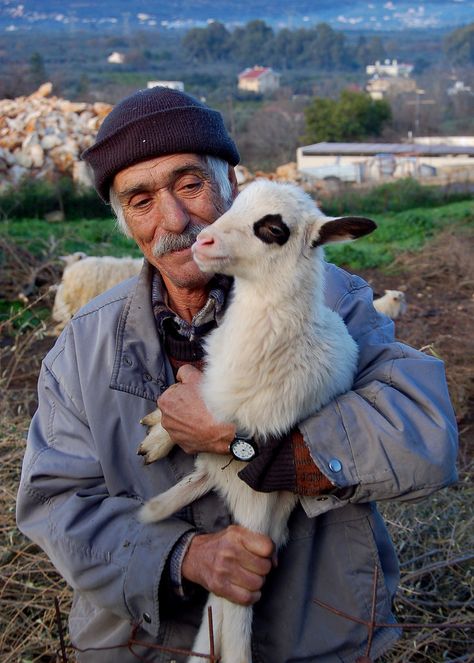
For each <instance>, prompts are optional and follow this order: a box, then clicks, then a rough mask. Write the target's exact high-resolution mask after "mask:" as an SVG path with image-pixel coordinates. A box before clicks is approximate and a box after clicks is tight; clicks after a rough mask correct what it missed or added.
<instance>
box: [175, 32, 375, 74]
mask: <svg viewBox="0 0 474 663" xmlns="http://www.w3.org/2000/svg"><path fill="white" fill-rule="evenodd" d="M182 46H183V49H184V55H185V57H186V58H187V59H188V60H190V61H191V62H194V63H197V64H207V63H209V62H237V63H238V64H239V65H241V66H251V65H253V64H255V54H256V53H258V60H259V62H265V63H266V64H267V65H269V66H272V67H276V68H280V69H297V68H299V67H312V68H314V69H317V70H324V71H334V70H350V69H358V68H361V67H364V66H365V65H366V64H368V63H369V62H372V61H374V60H375V59H383V58H384V57H386V53H385V50H384V48H383V45H382V41H381V39H380V38H379V37H369V38H367V37H360V38H359V40H358V41H357V42H356V43H355V44H349V43H348V41H347V40H346V37H345V35H344V34H343V33H342V32H339V31H336V30H333V29H332V28H331V27H330V26H329V25H328V24H327V23H318V24H317V25H315V26H314V27H311V28H308V29H304V28H303V29H299V30H288V29H287V28H285V29H283V30H280V31H279V32H277V33H276V34H275V33H274V31H273V29H272V28H271V27H269V26H268V25H266V23H265V22H264V21H261V20H255V21H250V22H249V23H247V24H246V25H245V26H243V27H237V28H235V30H233V31H232V32H230V31H228V30H227V29H226V27H225V26H224V25H223V24H222V23H219V22H214V23H211V24H210V25H208V26H207V27H205V28H194V29H192V30H189V32H187V33H186V35H185V36H184V37H183V40H182Z"/></svg>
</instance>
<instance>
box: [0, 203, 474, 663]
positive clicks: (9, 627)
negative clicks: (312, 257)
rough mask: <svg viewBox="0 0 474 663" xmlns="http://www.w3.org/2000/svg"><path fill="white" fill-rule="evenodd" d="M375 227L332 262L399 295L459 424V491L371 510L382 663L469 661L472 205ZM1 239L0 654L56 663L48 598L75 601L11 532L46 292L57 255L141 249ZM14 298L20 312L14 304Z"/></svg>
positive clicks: (390, 218) (79, 238)
mask: <svg viewBox="0 0 474 663" xmlns="http://www.w3.org/2000/svg"><path fill="white" fill-rule="evenodd" d="M374 218H375V220H376V221H378V222H379V226H380V229H379V231H378V232H377V233H376V234H374V235H373V236H372V237H371V238H367V239H366V240H362V241H361V242H359V243H357V244H355V245H354V247H349V246H342V247H340V248H338V249H337V250H336V249H334V250H332V251H331V252H330V258H331V259H332V260H333V261H335V262H337V263H339V264H341V265H344V266H345V267H346V268H347V269H348V270H349V271H355V272H356V273H358V274H360V275H362V276H364V277H365V278H366V279H367V280H368V281H369V282H370V283H371V284H372V286H373V288H374V291H375V293H376V294H379V295H381V294H383V291H384V289H386V288H396V289H403V290H404V291H405V293H406V298H407V302H408V310H407V312H406V313H405V315H404V316H402V317H401V318H399V319H398V320H397V321H396V332H397V337H398V339H399V340H401V341H404V342H407V343H409V344H410V345H412V346H414V347H416V348H419V349H422V350H423V351H424V352H426V353H431V354H433V355H435V356H439V357H441V358H442V359H443V360H444V361H445V363H446V370H447V375H448V381H449V387H450V393H451V397H452V401H453V405H454V408H455V411H456V416H457V420H458V423H459V428H460V453H459V470H460V480H459V483H458V484H457V485H456V486H454V487H451V488H449V489H445V490H443V491H440V492H439V493H437V494H436V495H434V496H433V497H431V498H430V499H427V500H424V501H422V502H419V503H416V504H407V503H404V504H397V503H391V504H382V505H380V508H381V510H382V511H383V513H384V516H385V518H386V521H387V523H388V527H389V529H390V532H391V534H392V537H393V539H394V542H395V545H396V547H397V550H398V552H399V556H400V562H401V571H402V579H401V586H400V591H399V594H398V598H397V601H396V611H397V614H398V616H399V619H400V621H401V623H402V624H405V625H407V628H406V631H405V635H404V637H403V639H402V640H401V641H400V642H399V643H398V644H397V645H396V647H395V648H394V650H393V651H392V652H391V653H390V654H389V655H387V656H386V657H385V659H384V661H385V663H408V662H413V663H418V662H420V663H422V662H432V663H441V662H443V663H445V662H447V661H450V662H451V663H454V662H455V661H456V662H459V663H460V662H461V661H462V662H467V661H474V631H473V627H474V620H473V616H472V615H473V608H474V590H473V578H472V568H473V567H472V562H473V559H474V546H473V538H472V532H473V531H474V522H473V515H472V503H473V500H474V494H473V489H472V477H473V474H474V466H473V451H472V450H473V441H474V427H473V423H474V361H473V360H474V349H473V344H472V320H473V312H474V261H473V259H472V256H473V252H474V204H473V203H472V202H469V201H467V202H466V201H464V202H462V201H461V202H454V203H450V204H449V205H445V206H443V207H437V208H422V207H420V208H416V209H410V210H405V211H401V212H390V213H384V214H376V215H374ZM0 242H1V245H2V249H3V253H4V260H3V264H2V276H1V289H2V297H3V299H2V300H0V306H1V308H0V325H1V345H0V361H1V373H0V386H1V389H2V394H3V399H2V402H1V410H0V435H1V443H0V444H1V449H2V454H1V457H2V464H1V466H0V476H1V481H0V485H1V493H0V495H1V507H2V508H1V511H0V513H1V514H2V516H1V520H0V531H1V540H0V652H2V657H1V660H2V661H4V662H5V663H7V662H8V663H10V662H18V663H19V662H20V661H21V662H24V663H26V662H30V661H31V662H33V661H41V662H44V663H46V662H49V661H54V660H56V658H55V657H56V653H55V652H56V651H57V650H58V649H59V636H58V625H57V621H56V616H55V615H56V613H55V599H57V600H58V601H59V604H60V612H61V615H62V617H63V622H65V619H66V615H67V611H68V606H69V601H70V592H69V590H68V588H67V587H66V585H65V583H64V582H63V581H62V580H61V579H60V578H59V577H58V576H57V574H56V573H55V571H54V569H53V568H52V567H51V565H50V563H49V562H48V560H47V559H46V558H45V556H44V555H43V554H42V553H41V552H40V551H39V550H38V548H37V547H36V546H34V545H33V544H31V543H29V542H28V541H27V540H25V539H24V537H23V536H22V535H21V534H20V533H19V532H18V531H17V529H16V527H15V520H14V504H15V495H16V490H17V484H18V478H19V472H20V465H21V459H22V456H23V451H24V444H25V435H26V431H27V427H28V422H29V418H30V416H31V414H32V412H33V411H34V409H35V406H36V395H35V384H36V378H37V374H38V370H39V365H40V361H41V357H42V356H43V355H44V354H45V352H46V351H47V349H48V348H49V347H51V345H52V343H53V342H54V337H52V336H51V335H50V333H51V328H52V326H53V325H52V322H51V319H50V312H51V307H52V302H53V294H52V293H51V292H50V291H49V290H48V288H49V286H50V285H51V284H53V283H55V282H57V281H58V279H59V278H60V273H61V263H60V261H59V260H58V256H59V255H61V254H63V253H69V252H71V251H76V250H83V251H86V252H88V253H90V254H114V255H125V254H127V255H132V254H136V252H135V251H134V250H133V246H132V245H131V244H130V243H129V242H128V241H127V240H125V239H124V238H119V237H118V235H117V233H116V231H115V229H114V224H113V222H112V221H111V220H110V219H109V220H107V219H100V220H87V221H75V222H73V221H68V222H64V223H60V224H58V223H56V224H51V223H47V222H45V221H42V220H40V219H20V220H15V221H13V220H9V221H3V222H1V223H0ZM20 292H24V293H25V294H26V295H27V297H28V303H25V301H24V300H23V301H22V300H21V299H18V293H20ZM335 607H337V606H335ZM369 618H370V615H368V616H367V619H369ZM409 624H411V625H412V628H408V625H409ZM423 625H424V626H423ZM66 642H67V640H66ZM68 656H70V660H72V654H68Z"/></svg>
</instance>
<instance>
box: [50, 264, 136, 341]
mask: <svg viewBox="0 0 474 663" xmlns="http://www.w3.org/2000/svg"><path fill="white" fill-rule="evenodd" d="M73 255H74V254H73ZM65 258H67V257H65ZM65 262H66V268H65V269H64V272H63V276H62V279H61V283H60V284H59V286H58V289H57V291H56V296H55V299H54V306H53V314H52V317H53V320H55V321H56V322H58V323H59V324H58V325H57V330H58V331H60V329H62V327H64V325H65V324H66V323H67V322H68V321H69V320H70V319H71V318H72V316H73V315H74V313H76V311H78V310H79V309H80V308H81V307H82V306H84V305H85V304H87V302H89V301H90V300H91V299H93V298H94V297H96V296H97V295H100V294H101V293H102V292H105V291H106V290H108V289H109V288H112V287H113V286H114V285H117V283H120V282H121V281H124V280H125V279H128V278H130V277H131V276H136V275H137V274H138V273H139V272H140V269H141V267H142V265H143V259H142V258H115V257H114V256H87V257H85V258H83V259H79V260H77V261H75V262H69V263H68V261H67V259H66V260H65Z"/></svg>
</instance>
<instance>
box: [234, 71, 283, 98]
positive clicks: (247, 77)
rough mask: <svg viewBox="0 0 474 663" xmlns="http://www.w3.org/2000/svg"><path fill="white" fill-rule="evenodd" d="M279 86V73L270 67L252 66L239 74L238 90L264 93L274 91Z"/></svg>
mask: <svg viewBox="0 0 474 663" xmlns="http://www.w3.org/2000/svg"><path fill="white" fill-rule="evenodd" d="M279 87H280V74H277V73H276V72H275V71H273V69H272V68H271V67H258V66H255V67H252V68H248V69H244V71H242V72H241V73H240V74H239V85H238V88H239V90H245V91H246V92H256V93H259V94H265V93H268V92H274V91H275V90H278V88H279Z"/></svg>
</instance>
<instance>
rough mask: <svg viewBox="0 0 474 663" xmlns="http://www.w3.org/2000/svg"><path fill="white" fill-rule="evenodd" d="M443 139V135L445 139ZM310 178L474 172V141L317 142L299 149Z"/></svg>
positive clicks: (360, 179)
mask: <svg viewBox="0 0 474 663" xmlns="http://www.w3.org/2000/svg"><path fill="white" fill-rule="evenodd" d="M441 140H442V139H439V141H441ZM296 162H297V168H298V172H299V173H300V174H301V175H302V176H303V177H304V178H306V179H309V180H311V179H327V178H337V179H340V180H342V181H348V182H365V181H371V180H378V179H384V178H392V177H393V178H402V177H409V176H413V177H435V176H436V175H441V174H449V173H450V172H454V171H457V172H460V171H466V172H467V171H469V173H470V175H472V174H473V173H474V145H472V144H462V145H456V144H447V143H444V144H443V143H442V142H438V143H436V144H432V143H430V142H426V143H418V142H417V143H328V142H324V143H315V144H314V145H307V146H305V147H299V148H298V149H297V151H296Z"/></svg>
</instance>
